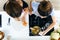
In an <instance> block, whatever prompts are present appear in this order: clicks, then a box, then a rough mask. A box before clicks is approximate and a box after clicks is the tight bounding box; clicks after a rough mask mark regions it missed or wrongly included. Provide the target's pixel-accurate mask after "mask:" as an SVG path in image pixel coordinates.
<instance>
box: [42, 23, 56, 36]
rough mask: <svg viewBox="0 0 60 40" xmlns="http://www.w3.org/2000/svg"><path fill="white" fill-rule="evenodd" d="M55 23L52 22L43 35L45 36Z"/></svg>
mask: <svg viewBox="0 0 60 40" xmlns="http://www.w3.org/2000/svg"><path fill="white" fill-rule="evenodd" d="M55 24H56V23H55V22H53V23H52V24H51V25H50V26H49V27H48V28H47V29H46V30H45V31H44V32H43V35H45V34H46V33H48V32H49V31H50V30H51V29H52V28H53V27H54V25H55Z"/></svg>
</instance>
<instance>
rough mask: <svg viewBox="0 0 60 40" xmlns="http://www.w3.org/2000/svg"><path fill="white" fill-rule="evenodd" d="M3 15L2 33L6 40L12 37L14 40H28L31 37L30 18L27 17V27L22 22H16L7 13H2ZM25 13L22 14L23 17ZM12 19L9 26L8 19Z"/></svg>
mask: <svg viewBox="0 0 60 40" xmlns="http://www.w3.org/2000/svg"><path fill="white" fill-rule="evenodd" d="M1 14H2V31H4V33H5V38H7V37H8V36H11V40H13V39H16V40H18V39H21V38H27V37H28V36H29V25H28V24H29V19H28V18H29V17H28V14H27V15H26V22H27V26H24V25H23V24H22V21H16V20H15V19H14V18H12V17H10V16H9V15H7V13H6V12H1ZM23 14H24V13H22V15H23ZM9 17H10V19H11V20H10V25H8V18H9Z"/></svg>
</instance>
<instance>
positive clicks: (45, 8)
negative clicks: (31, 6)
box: [38, 0, 52, 16]
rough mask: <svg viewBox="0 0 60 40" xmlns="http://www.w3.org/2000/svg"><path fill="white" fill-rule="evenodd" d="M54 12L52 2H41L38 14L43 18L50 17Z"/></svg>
mask: <svg viewBox="0 0 60 40" xmlns="http://www.w3.org/2000/svg"><path fill="white" fill-rule="evenodd" d="M51 11H52V5H51V3H50V1H45V0H44V1H41V2H40V4H39V6H38V12H39V14H40V15H41V16H48V15H49V14H50V13H51Z"/></svg>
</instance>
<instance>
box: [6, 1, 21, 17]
mask: <svg viewBox="0 0 60 40" xmlns="http://www.w3.org/2000/svg"><path fill="white" fill-rule="evenodd" d="M6 12H7V13H8V14H9V15H10V16H11V17H13V18H15V17H19V16H20V15H21V13H22V7H21V6H20V5H19V4H18V3H17V2H15V3H13V2H9V3H8V4H7V5H6Z"/></svg>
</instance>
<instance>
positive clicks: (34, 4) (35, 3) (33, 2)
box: [32, 1, 40, 11]
mask: <svg viewBox="0 0 60 40" xmlns="http://www.w3.org/2000/svg"><path fill="white" fill-rule="evenodd" d="M39 4H40V3H39V2H35V1H32V8H33V11H37V9H38V6H39Z"/></svg>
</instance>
